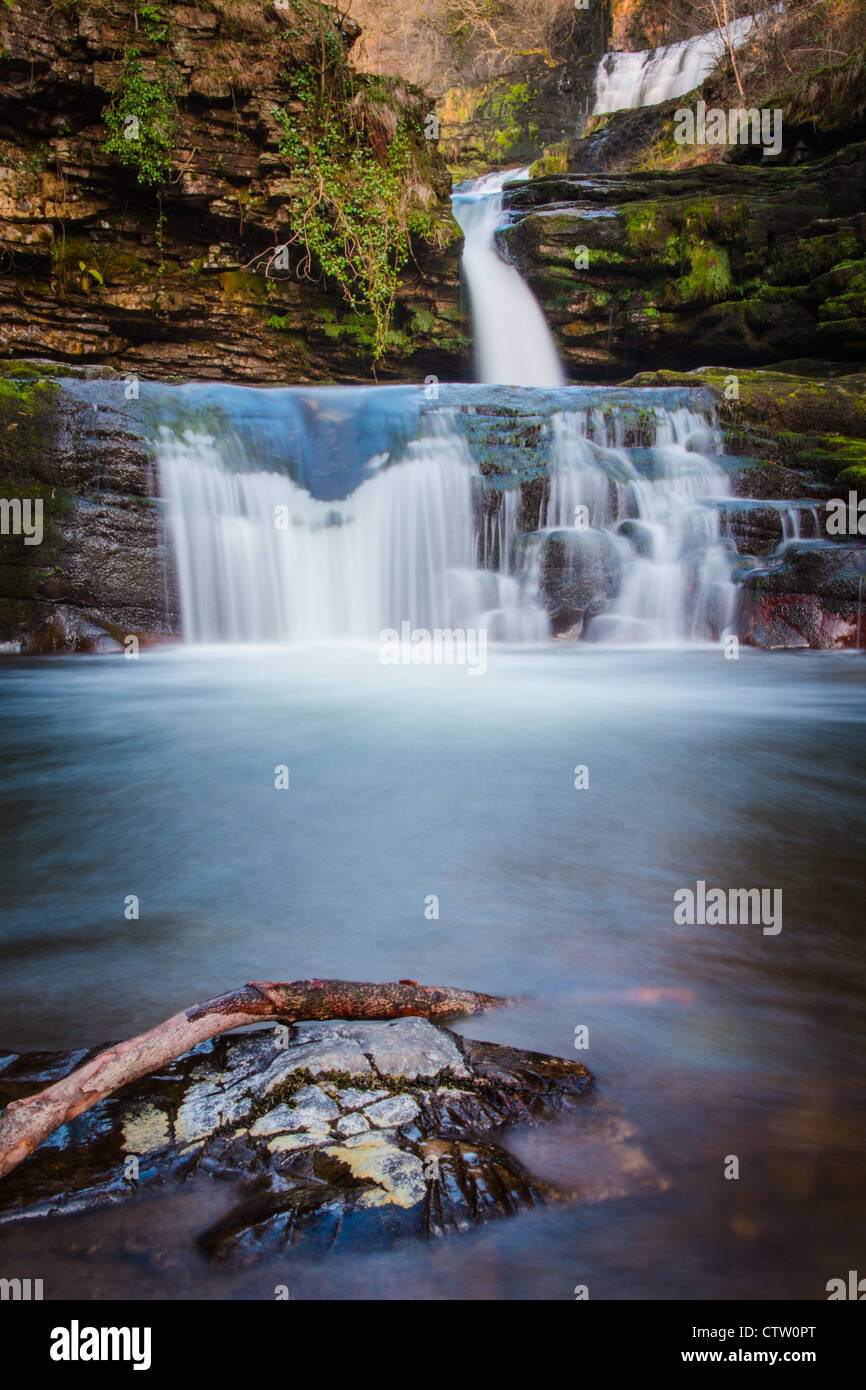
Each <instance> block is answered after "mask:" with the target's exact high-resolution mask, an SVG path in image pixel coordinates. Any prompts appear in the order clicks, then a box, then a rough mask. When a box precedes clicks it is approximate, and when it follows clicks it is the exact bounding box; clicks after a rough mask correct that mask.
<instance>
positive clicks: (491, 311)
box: [452, 169, 565, 386]
mask: <svg viewBox="0 0 866 1390" xmlns="http://www.w3.org/2000/svg"><path fill="white" fill-rule="evenodd" d="M528 174H529V170H528V169H507V170H505V171H504V172H498V173H495V174H488V175H486V177H485V178H482V179H476V180H475V181H474V182H472V183H467V184H463V185H461V187H460V188H458V189H457V190H456V191H455V193H454V197H453V200H452V203H453V208H454V217H455V219H456V221H457V223H458V224H459V226H460V228H461V230H462V231H463V235H464V237H465V244H464V247H463V273H464V275H465V277H466V283H467V285H468V288H469V297H470V300H471V301H472V326H473V330H474V334H475V357H476V365H477V369H478V380H479V381H485V382H493V383H496V384H497V385H505V386H564V385H565V375H564V373H563V370H562V366H561V364H560V361H559V355H558V353H557V351H556V345H555V344H554V341H553V338H552V336H551V333H550V329H549V328H548V326H547V321H546V319H545V317H544V314H543V313H542V312H541V308H540V306H539V304H538V301H537V300H536V298H535V296H534V295H533V293H532V291H531V289H530V288H529V286H528V285H527V283H526V281H525V280H524V279H523V277H522V276H521V275H520V274H519V272H518V271H517V270H515V268H514V266H511V265H507V264H506V262H505V261H503V260H502V258H501V256H500V255H499V253H498V252H497V250H496V233H497V231H498V230H499V228H500V227H501V226H502V223H503V218H504V208H503V196H502V195H503V189H504V187H505V184H506V183H508V182H509V180H514V179H521V178H526V177H527V176H528Z"/></svg>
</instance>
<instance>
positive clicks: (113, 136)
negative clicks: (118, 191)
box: [102, 48, 177, 187]
mask: <svg viewBox="0 0 866 1390" xmlns="http://www.w3.org/2000/svg"><path fill="white" fill-rule="evenodd" d="M140 56H141V55H140V53H139V51H138V49H135V48H128V49H127V50H126V53H125V55H124V60H123V70H122V72H121V76H120V80H119V82H118V84H117V87H116V88H115V90H114V91H113V93H112V96H111V101H110V102H109V104H108V106H106V107H105V110H104V111H103V113H102V114H103V116H104V118H105V125H106V128H107V130H108V134H107V136H106V139H105V142H104V149H105V152H106V154H108V155H110V156H112V158H114V159H116V160H117V161H118V162H119V163H120V164H125V165H127V166H129V167H131V168H133V169H135V171H136V173H137V175H138V182H139V183H141V184H144V185H145V186H148V187H158V186H159V185H160V184H162V183H165V181H166V180H167V178H168V176H169V173H170V172H171V165H172V157H173V145H174V133H175V125H176V121H177V104H176V100H175V95H174V85H175V84H174V82H173V80H172V77H171V75H170V73H169V72H163V73H160V74H159V75H158V76H157V77H156V78H155V79H154V80H153V81H148V79H147V78H145V76H144V71H143V68H142V65H141V61H140Z"/></svg>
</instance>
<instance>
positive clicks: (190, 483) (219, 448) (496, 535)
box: [156, 393, 734, 643]
mask: <svg viewBox="0 0 866 1390" xmlns="http://www.w3.org/2000/svg"><path fill="white" fill-rule="evenodd" d="M602 397H603V393H600V399H601V398H602ZM646 422H647V423H646V431H647V438H648V447H647V448H645V449H642V450H634V449H629V448H627V447H626V446H625V440H626V431H627V426H626V423H625V414H624V412H623V411H622V410H620V411H619V412H618V413H617V412H611V411H610V409H609V408H607V409H605V408H604V407H603V406H602V405H601V404H599V405H597V406H595V405H593V406H590V407H589V408H584V409H581V410H571V411H569V410H562V411H559V412H556V413H554V414H553V415H552V416H551V417H550V419H549V421H548V424H547V426H546V443H545V446H544V447H545V449H546V457H547V469H548V479H549V481H548V483H547V485H546V487H545V488H543V489H542V491H541V493H540V494H534V495H536V496H538V495H540V497H541V501H540V503H538V502H537V501H536V503H535V505H536V507H537V508H538V510H537V514H534V515H533V514H531V512H530V511H528V509H527V504H526V500H525V496H524V493H523V492H522V490H521V488H520V487H519V486H516V485H515V486H507V485H506V486H505V487H504V489H503V488H502V482H503V480H501V479H500V480H499V484H497V483H495V482H490V481H488V480H486V479H485V478H484V477H483V476H482V474H481V472H480V469H479V467H478V466H477V464H476V462H475V460H474V459H473V457H472V454H471V453H470V450H469V448H468V445H467V443H466V441H465V439H464V438H463V437H462V435H461V434H460V433H459V431H458V428H457V420H456V417H455V415H454V412H453V411H452V410H450V409H443V410H442V411H439V412H431V413H430V414H429V415H425V416H423V417H422V418H421V419H420V420H419V421H418V422H417V424H416V428H417V430H418V437H417V438H416V439H414V440H411V441H410V442H409V443H408V444H407V445H406V446H405V449H404V451H403V453H402V455H401V457H400V458H398V459H395V460H393V461H391V462H390V463H388V464H383V463H382V462H381V459H376V460H375V464H376V466H375V468H374V469H373V470H372V471H370V472H369V475H368V476H367V477H366V479H365V480H364V481H362V482H361V483H360V485H359V486H358V487H356V488H355V490H354V491H353V492H351V493H350V494H349V496H348V497H346V498H344V499H341V500H338V501H324V500H321V499H319V498H316V497H313V496H312V495H311V494H310V492H308V491H307V490H306V489H305V488H303V487H301V486H299V485H298V484H297V483H296V482H294V481H293V480H292V479H291V478H289V477H287V476H285V475H284V474H282V473H275V472H273V471H268V469H267V468H266V467H265V466H263V465H264V464H265V462H266V461H265V460H263V459H258V458H257V457H256V456H255V454H254V453H252V452H250V446H249V445H247V446H246V451H245V449H244V448H242V447H241V446H240V444H239V441H238V439H237V438H236V437H234V436H231V435H229V436H228V437H227V438H225V439H218V438H217V437H216V436H214V435H210V434H207V433H205V432H203V431H202V430H198V431H197V430H195V429H191V428H190V429H186V430H184V431H182V432H181V433H173V432H171V431H169V430H168V429H165V428H164V429H163V430H162V431H161V433H160V437H159V439H158V441H157V445H156V450H157V458H158V464H159V475H160V480H161V488H162V493H163V497H164V499H165V501H166V503H167V513H168V524H169V533H170V537H171V541H172V546H173V552H174V557H175V563H176V571H177V576H178V587H179V595H180V603H181V612H182V619H183V631H184V635H185V637H186V639H187V640H188V641H191V642H197V643H209V642H260V643H261V642H280V643H307V642H313V641H333V640H354V641H371V640H376V638H377V637H378V635H379V633H380V632H381V631H383V630H384V629H386V628H399V626H400V624H401V623H402V622H404V621H409V622H410V623H412V624H413V626H414V627H416V628H417V627H422V628H428V629H429V628H435V627H440V628H455V627H464V628H465V627H472V628H483V629H485V630H486V631H487V632H488V633H489V636H490V638H491V640H501V641H512V642H513V641H518V642H523V641H542V640H545V639H547V638H549V637H550V636H551V632H552V628H551V611H552V610H551V601H550V582H549V579H548V578H546V574H547V570H546V556H547V547H548V546H549V544H550V540H551V537H552V536H554V535H555V536H556V541H555V544H556V545H559V546H563V547H564V548H565V552H566V555H567V561H566V568H567V575H566V579H565V582H566V584H567V586H571V587H572V588H575V587H576V588H577V590H578V591H579V592H582V591H583V589H584V588H585V586H586V584H587V583H588V584H590V585H591V586H592V585H594V584H595V579H594V577H593V575H594V572H595V570H597V568H598V566H599V564H602V563H603V565H604V566H605V568H606V570H607V571H609V573H610V576H611V578H610V582H609V583H608V584H607V587H606V588H605V590H604V593H603V595H601V597H599V596H597V595H594V597H593V601H592V603H591V605H589V607H587V605H586V604H584V605H582V607H581V608H580V614H581V616H580V621H579V623H578V624H577V627H578V629H579V630H577V631H575V634H574V635H580V636H584V637H587V638H589V639H590V640H593V641H618V642H679V641H688V640H705V639H706V638H707V637H709V636H718V635H719V633H720V632H721V630H722V629H723V628H724V627H725V625H726V623H727V622H728V620H729V617H730V611H731V607H732V602H733V592H734V591H733V587H732V586H731V585H730V583H729V582H728V571H729V558H728V552H727V551H726V550H725V548H724V547H723V545H722V542H721V541H720V538H719V517H718V510H717V508H715V507H713V506H712V505H706V504H705V500H704V499H709V498H718V497H720V496H723V495H724V494H725V493H726V491H727V479H726V476H725V475H724V474H723V473H722V471H721V470H720V469H719V468H718V467H717V466H716V465H715V464H713V463H712V462H711V460H710V459H709V458H707V457H706V456H705V455H704V453H703V452H701V451H702V450H703V449H710V450H711V451H715V450H716V449H717V448H718V441H717V439H716V438H714V434H713V422H712V420H710V419H709V418H708V417H706V416H705V415H703V414H701V413H699V412H697V411H694V410H689V409H686V408H678V409H673V408H669V407H665V406H661V405H658V404H656V405H655V406H653V408H652V409H651V410H648V411H647V412H646ZM229 460H230V461H231V462H229ZM505 482H506V484H507V479H506V480H505ZM516 482H517V480H516V479H515V483H516ZM584 571H586V573H584Z"/></svg>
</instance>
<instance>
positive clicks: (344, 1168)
mask: <svg viewBox="0 0 866 1390" xmlns="http://www.w3.org/2000/svg"><path fill="white" fill-rule="evenodd" d="M286 1032H287V1030H286V1029H284V1028H283V1029H280V1028H278V1029H273V1028H268V1029H267V1030H258V1031H254V1032H250V1033H246V1034H240V1035H238V1034H235V1035H232V1036H230V1037H227V1038H224V1039H222V1040H217V1041H214V1042H209V1043H207V1044H203V1045H202V1046H200V1047H198V1048H196V1049H195V1050H194V1052H192V1053H190V1054H188V1056H186V1057H184V1058H182V1059H180V1060H179V1061H177V1062H175V1063H174V1064H172V1065H171V1066H170V1067H168V1068H166V1069H165V1070H164V1071H163V1072H161V1073H160V1075H159V1076H158V1077H154V1078H148V1079H146V1080H144V1081H142V1082H139V1083H136V1084H135V1085H133V1086H130V1087H127V1088H125V1089H124V1090H123V1092H122V1093H121V1094H120V1095H118V1096H113V1097H110V1098H108V1099H107V1100H105V1101H103V1102H102V1103H101V1104H100V1105H98V1106H96V1107H95V1108H94V1109H93V1110H91V1111H89V1112H87V1113H86V1114H85V1115H82V1116H80V1117H79V1118H78V1119H77V1120H75V1121H73V1122H72V1123H71V1124H70V1125H68V1126H66V1127H65V1128H64V1129H63V1130H61V1131H58V1133H57V1134H55V1135H54V1136H53V1137H52V1138H51V1139H49V1140H48V1141H47V1142H46V1144H45V1145H43V1146H42V1148H41V1149H40V1150H38V1151H37V1153H36V1154H34V1155H33V1157H32V1158H30V1159H28V1160H27V1162H26V1163H25V1164H23V1165H22V1166H21V1167H20V1168H19V1169H17V1170H16V1171H15V1173H14V1174H12V1175H10V1176H9V1177H8V1178H7V1179H5V1180H4V1182H3V1184H2V1186H0V1221H9V1220H17V1219H19V1218H21V1217H24V1216H26V1217H28V1218H30V1217H38V1216H48V1215H50V1214H52V1213H54V1212H61V1211H84V1210H89V1209H91V1208H94V1207H98V1206H103V1205H106V1204H109V1203H114V1202H118V1201H123V1200H126V1199H128V1198H129V1197H130V1196H131V1195H132V1194H133V1193H134V1191H135V1190H136V1189H137V1188H138V1187H139V1186H144V1185H154V1186H158V1187H161V1188H163V1189H166V1190H171V1189H173V1188H174V1187H175V1185H176V1184H178V1183H181V1182H183V1181H184V1179H185V1178H187V1177H189V1176H191V1175H193V1174H195V1173H202V1174H204V1173H208V1174H212V1175H216V1176H218V1177H221V1178H225V1179H231V1180H235V1181H238V1182H239V1183H240V1184H241V1194H242V1195H241V1198H240V1201H239V1203H238V1205H237V1206H236V1207H235V1208H234V1209H233V1210H232V1211H231V1212H230V1213H229V1214H228V1216H226V1217H225V1219H223V1220H222V1221H220V1222H219V1224H218V1225H217V1226H214V1227H213V1228H211V1229H209V1230H207V1231H203V1232H201V1235H200V1245H201V1248H202V1249H203V1250H204V1251H205V1252H206V1253H207V1254H208V1255H209V1256H211V1257H212V1258H214V1259H219V1260H232V1261H239V1262H241V1263H246V1262H250V1261H253V1260H255V1259H257V1258H259V1257H260V1256H262V1255H264V1254H267V1253H275V1252H279V1251H281V1250H283V1249H285V1248H286V1247H288V1246H297V1245H300V1244H305V1245H311V1246H312V1247H313V1248H316V1249H322V1250H323V1251H324V1250H331V1249H334V1248H339V1249H345V1248H350V1249H351V1248H356V1249H363V1248H371V1247H376V1246H381V1245H383V1244H388V1243H391V1242H392V1241H394V1240H398V1239H401V1238H411V1237H414V1238H418V1237H430V1236H440V1235H443V1234H446V1233H449V1232H454V1231H461V1230H466V1229H468V1228H470V1227H472V1226H474V1225H477V1224H478V1223H480V1222H482V1221H485V1220H488V1219H490V1218H493V1217H499V1216H506V1215H509V1214H511V1213H513V1212H515V1211H518V1210H521V1209H526V1208H532V1207H534V1206H536V1205H538V1204H541V1203H543V1202H545V1201H548V1200H553V1199H556V1198H563V1197H566V1196H574V1195H575V1194H573V1193H569V1192H564V1191H560V1190H558V1189H557V1188H556V1187H554V1186H553V1185H552V1184H550V1183H548V1182H545V1181H543V1180H537V1179H535V1178H533V1176H532V1175H531V1173H530V1172H528V1171H527V1170H526V1168H525V1167H524V1166H523V1164H522V1163H520V1162H519V1161H518V1159H517V1158H515V1157H514V1156H512V1154H511V1153H510V1152H509V1151H508V1149H507V1148H505V1147H504V1146H503V1143H502V1134H501V1130H502V1127H503V1126H505V1125H515V1124H517V1125H520V1126H524V1125H531V1124H537V1123H539V1122H541V1121H544V1120H549V1119H551V1118H552V1117H553V1116H555V1115H557V1114H560V1113H563V1112H566V1111H578V1112H579V1110H580V1108H581V1107H582V1106H584V1105H586V1104H587V1103H588V1097H589V1096H590V1092H591V1086H592V1083H591V1078H590V1076H589V1073H588V1072H587V1071H586V1069H585V1067H583V1066H582V1065H581V1064H580V1063H578V1062H571V1061H563V1060H561V1059H559V1058H555V1057H545V1056H542V1055H540V1054H537V1053H527V1052H519V1051H516V1050H515V1049H513V1048H509V1047H503V1046H499V1045H494V1044H490V1043H482V1042H473V1041H470V1040H469V1039H466V1038H462V1037H460V1036H458V1035H457V1034H455V1033H452V1032H449V1031H447V1030H444V1029H441V1028H437V1027H434V1026H433V1025H432V1024H430V1023H428V1022H427V1021H426V1020H422V1019H418V1018H405V1019H398V1020H395V1021H393V1022H388V1023H347V1022H341V1021H339V1020H336V1021H333V1022H326V1023H299V1024H295V1025H294V1026H293V1027H292V1028H291V1031H290V1036H289V1037H288V1039H286V1037H285V1035H286ZM281 1043H285V1045H282V1046H281ZM87 1055H89V1054H82V1053H76V1054H68V1055H65V1056H56V1055H46V1054H33V1055H30V1056H22V1057H14V1056H11V1055H9V1054H0V1098H2V1100H3V1102H4V1103H8V1101H9V1100H12V1099H15V1098H16V1097H18V1096H20V1095H24V1094H27V1093H28V1092H31V1091H33V1090H35V1089H38V1088H39V1087H40V1086H41V1085H44V1084H46V1083H47V1081H48V1080H51V1079H57V1078H58V1077H59V1076H62V1075H65V1074H66V1072H68V1071H69V1070H71V1069H72V1068H73V1066H76V1065H80V1063H81V1061H82V1060H84V1058H85V1056H87ZM622 1137H623V1135H622V1134H619V1137H618V1138H617V1139H616V1143H617V1144H618V1143H619V1142H620V1139H621V1138H622ZM625 1137H628V1138H629V1140H631V1138H632V1137H633V1136H632V1135H631V1132H630V1131H629V1133H628V1135H627V1136H625ZM131 1158H135V1159H136V1160H137V1164H138V1179H137V1181H130V1180H129V1177H128V1174H129V1173H130V1171H132V1168H134V1165H132V1166H131V1165H130V1163H129V1160H130V1159H131ZM625 1166H631V1168H632V1170H633V1171H634V1172H636V1173H637V1172H639V1173H640V1180H641V1181H642V1182H643V1181H645V1180H647V1179H648V1178H649V1179H651V1180H653V1181H656V1180H655V1178H654V1175H653V1174H652V1173H651V1170H650V1168H649V1165H648V1164H647V1163H646V1160H645V1157H644V1158H643V1160H642V1163H641V1164H639V1165H638V1166H637V1167H635V1166H634V1164H633V1162H632V1159H631V1158H629V1163H628V1165H625Z"/></svg>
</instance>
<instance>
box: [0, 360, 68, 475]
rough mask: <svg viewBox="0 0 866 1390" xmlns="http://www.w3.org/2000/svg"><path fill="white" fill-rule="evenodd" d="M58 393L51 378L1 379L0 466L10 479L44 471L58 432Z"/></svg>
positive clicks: (57, 388) (55, 384)
mask: <svg viewBox="0 0 866 1390" xmlns="http://www.w3.org/2000/svg"><path fill="white" fill-rule="evenodd" d="M58 392H59V387H58V386H57V383H56V382H53V381H42V380H35V381H10V380H8V379H7V380H0V466H2V470H3V472H4V473H9V474H11V476H12V478H13V479H18V478H21V477H23V476H24V475H26V474H32V475H34V476H35V477H39V475H40V471H43V470H41V469H40V465H41V464H42V463H43V460H44V459H45V455H46V453H50V449H51V445H52V443H53V440H54V438H55V436H56V434H57V428H58V422H57V410H56V407H57V398H58ZM34 495H35V494H34Z"/></svg>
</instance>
